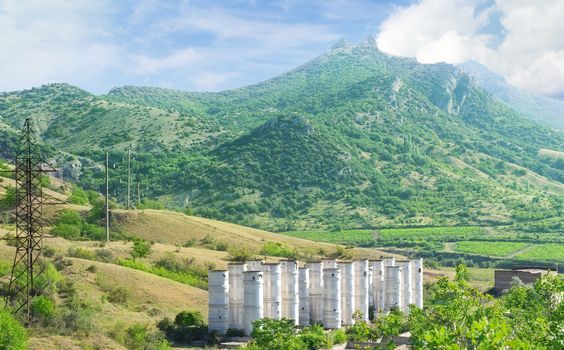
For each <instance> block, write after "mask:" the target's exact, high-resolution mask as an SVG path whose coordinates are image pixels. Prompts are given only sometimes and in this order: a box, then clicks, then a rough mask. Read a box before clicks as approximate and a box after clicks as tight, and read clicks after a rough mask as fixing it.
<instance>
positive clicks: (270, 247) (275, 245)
mask: <svg viewBox="0 0 564 350" xmlns="http://www.w3.org/2000/svg"><path fill="white" fill-rule="evenodd" d="M260 254H262V255H270V256H281V257H285V258H290V259H297V258H298V251H297V250H296V249H295V248H290V247H287V246H284V245H282V244H281V243H279V242H268V243H266V244H265V245H264V246H263V247H262V249H261V251H260Z"/></svg>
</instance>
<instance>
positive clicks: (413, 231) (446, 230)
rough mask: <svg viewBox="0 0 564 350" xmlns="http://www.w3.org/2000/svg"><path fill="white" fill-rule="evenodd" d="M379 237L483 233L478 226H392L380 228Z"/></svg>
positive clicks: (432, 236) (426, 236)
mask: <svg viewBox="0 0 564 350" xmlns="http://www.w3.org/2000/svg"><path fill="white" fill-rule="evenodd" d="M378 232H379V238H382V239H393V238H404V239H405V238H429V237H431V238H443V237H445V236H456V237H458V236H464V237H469V236H474V235H478V234H481V233H482V228H481V227H477V226H455V227H421V228H392V229H383V230H378Z"/></svg>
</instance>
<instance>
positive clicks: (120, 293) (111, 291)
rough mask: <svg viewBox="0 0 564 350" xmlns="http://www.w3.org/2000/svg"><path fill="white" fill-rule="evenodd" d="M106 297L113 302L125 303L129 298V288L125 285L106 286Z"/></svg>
mask: <svg viewBox="0 0 564 350" xmlns="http://www.w3.org/2000/svg"><path fill="white" fill-rule="evenodd" d="M106 298H107V299H108V301H109V302H110V303H112V304H125V303H126V302H127V299H129V290H127V288H125V287H123V286H110V287H108V288H106Z"/></svg>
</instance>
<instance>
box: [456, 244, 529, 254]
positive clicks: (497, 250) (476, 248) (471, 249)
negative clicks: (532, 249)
mask: <svg viewBox="0 0 564 350" xmlns="http://www.w3.org/2000/svg"><path fill="white" fill-rule="evenodd" d="M526 246H527V243H521V242H482V241H461V242H456V251H457V252H462V253H471V254H480V255H489V256H500V257H503V256H508V255H509V254H511V253H514V252H516V251H519V250H520V249H523V248H525V247H526Z"/></svg>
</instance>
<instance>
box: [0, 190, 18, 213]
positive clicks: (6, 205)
mask: <svg viewBox="0 0 564 350" xmlns="http://www.w3.org/2000/svg"><path fill="white" fill-rule="evenodd" d="M15 205H16V188H15V187H14V186H7V187H6V193H4V195H3V196H2V197H0V209H3V210H8V209H12V208H13V207H14V206H15Z"/></svg>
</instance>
